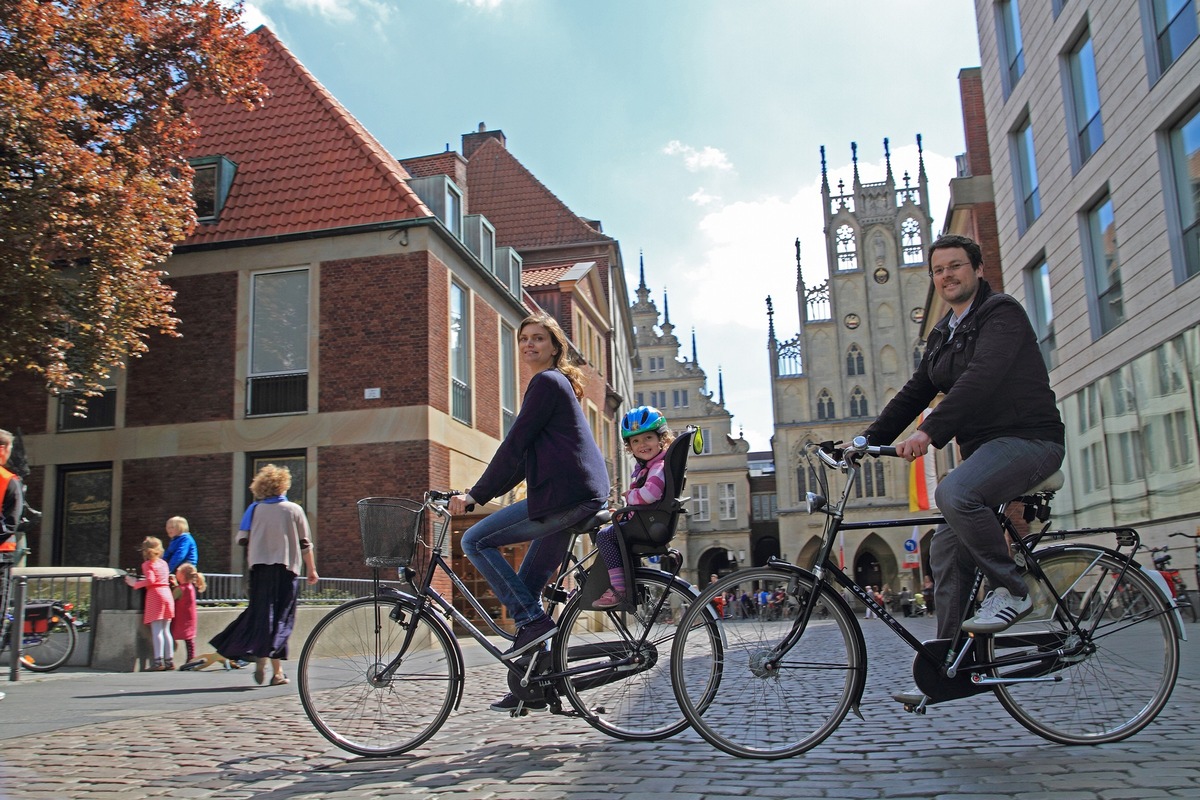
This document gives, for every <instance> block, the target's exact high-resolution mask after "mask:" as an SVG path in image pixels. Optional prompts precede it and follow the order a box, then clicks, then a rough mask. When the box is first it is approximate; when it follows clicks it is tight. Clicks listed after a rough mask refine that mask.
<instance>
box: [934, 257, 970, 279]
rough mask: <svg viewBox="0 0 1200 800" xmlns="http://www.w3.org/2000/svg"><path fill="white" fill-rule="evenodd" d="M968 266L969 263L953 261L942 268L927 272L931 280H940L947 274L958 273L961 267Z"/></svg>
mask: <svg viewBox="0 0 1200 800" xmlns="http://www.w3.org/2000/svg"><path fill="white" fill-rule="evenodd" d="M969 266H971V262H970V261H953V262H951V263H949V264H947V265H946V266H944V267H935V268H934V269H931V270H929V276H930V277H931V278H940V277H942V276H943V275H945V274H946V273H947V272H958V271H959V270H960V269H962V268H963V267H969Z"/></svg>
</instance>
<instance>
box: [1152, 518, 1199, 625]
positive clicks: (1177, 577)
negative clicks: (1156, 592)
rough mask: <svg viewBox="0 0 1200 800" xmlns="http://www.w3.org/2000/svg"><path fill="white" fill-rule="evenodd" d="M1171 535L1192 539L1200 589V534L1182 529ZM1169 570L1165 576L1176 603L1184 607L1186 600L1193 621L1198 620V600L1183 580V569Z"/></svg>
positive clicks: (1197, 582)
mask: <svg viewBox="0 0 1200 800" xmlns="http://www.w3.org/2000/svg"><path fill="white" fill-rule="evenodd" d="M1171 536H1182V537H1183V538H1185V539H1191V540H1192V547H1193V549H1194V551H1195V556H1196V560H1195V565H1194V569H1195V574H1196V587H1197V588H1198V589H1200V534H1193V533H1183V532H1182V531H1176V532H1175V533H1172V534H1171ZM1165 563H1170V558H1169V557H1168V561H1167V562H1165ZM1159 569H1160V570H1161V569H1162V567H1159ZM1169 572H1170V573H1171V574H1170V576H1168V575H1167V574H1166V573H1164V574H1163V577H1164V578H1167V583H1168V585H1169V586H1170V587H1171V591H1172V592H1174V593H1175V598H1176V601H1175V602H1176V604H1177V605H1178V606H1179V607H1180V608H1183V605H1184V602H1185V601H1186V603H1187V605H1188V607H1189V608H1190V609H1191V615H1192V622H1196V621H1197V617H1198V616H1200V612H1198V611H1197V609H1196V602H1195V601H1193V600H1192V595H1191V593H1190V592H1189V591H1188V588H1187V584H1185V583H1184V582H1183V573H1182V571H1181V570H1178V569H1172V570H1169Z"/></svg>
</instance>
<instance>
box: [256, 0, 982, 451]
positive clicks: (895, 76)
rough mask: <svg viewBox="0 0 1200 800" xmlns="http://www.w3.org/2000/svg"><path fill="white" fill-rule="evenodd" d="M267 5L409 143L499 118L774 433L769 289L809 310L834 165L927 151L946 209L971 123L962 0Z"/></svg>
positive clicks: (391, 145) (464, 0) (343, 89)
mask: <svg viewBox="0 0 1200 800" xmlns="http://www.w3.org/2000/svg"><path fill="white" fill-rule="evenodd" d="M244 9H245V11H244V21H245V24H246V27H247V29H253V28H254V27H257V26H258V25H259V24H265V25H267V26H268V27H269V28H271V30H272V31H274V33H275V34H276V35H277V36H278V37H279V38H280V39H281V40H282V41H283V43H284V44H285V45H286V46H287V47H288V48H289V49H290V50H291V51H292V52H293V53H294V54H295V55H296V56H297V57H298V58H299V59H300V61H301V62H302V63H303V64H304V65H305V66H306V67H307V68H308V69H309V71H311V72H312V73H313V75H315V76H316V78H317V80H319V81H320V82H321V83H322V84H323V85H324V86H325V87H326V88H327V89H329V90H330V91H331V92H332V93H333V95H334V96H335V97H337V98H338V100H339V101H340V102H341V103H342V104H343V105H344V106H345V107H346V108H347V109H348V110H349V111H350V113H352V114H353V115H354V116H355V117H357V118H358V120H359V121H360V122H362V124H363V125H364V126H365V127H366V128H367V129H368V130H369V131H370V132H371V133H372V134H373V135H374V136H375V137H376V138H377V139H378V140H379V141H380V142H381V143H382V144H383V145H384V146H385V147H386V148H387V149H388V150H389V151H390V152H391V153H392V154H393V155H395V156H396V157H397V158H401V159H403V158H411V157H415V156H421V155H428V154H431V153H438V152H442V151H444V150H446V149H447V147H449V148H450V149H452V150H458V151H460V152H461V149H462V144H461V143H462V140H461V136H462V134H464V133H470V132H473V131H475V130H477V129H478V127H479V124H480V123H484V124H485V125H486V126H487V129H489V130H497V129H499V130H502V131H504V134H505V137H506V139H507V146H508V149H509V150H510V151H511V152H512V153H513V155H514V156H515V157H516V158H517V159H518V160H519V161H520V162H521V163H522V164H524V165H525V166H526V167H527V168H528V169H529V170H530V171H531V172H532V173H533V174H534V175H535V176H536V177H537V178H538V179H539V180H540V181H541V182H542V183H543V184H545V186H546V187H547V188H549V189H550V190H551V191H552V192H553V193H554V194H555V195H556V196H557V197H558V198H559V199H560V200H562V201H563V202H564V203H565V204H566V205H567V206H568V207H569V208H570V209H571V210H572V211H573V212H575V213H576V214H578V215H580V216H582V217H585V218H588V219H598V220H600V221H601V223H602V225H603V228H604V232H605V233H606V234H608V235H609V236H612V237H613V238H615V239H617V241H618V242H619V243H620V246H621V251H622V254H623V257H624V262H625V272H626V280H627V282H628V284H629V289H630V294H631V296H630V297H629V298H628V299H629V300H630V301H633V300H635V299H636V296H634V294H633V293H634V292H635V291H636V289H637V286H638V278H639V275H638V268H639V257H641V258H644V263H645V276H646V285H647V286H648V287H649V289H650V290H651V298H652V299H653V300H654V301H655V303H656V304H657V306H658V308H659V311H660V312H661V311H662V310H663V298H664V293H665V295H666V297H667V298H668V302H669V310H670V315H671V323H672V324H673V325H674V326H675V334H676V336H678V337H679V338H680V340H681V342H683V343H684V347H683V349H682V351H681V355H683V356H685V357H688V358H690V357H691V339H690V337H691V333H692V331H693V329H694V331H695V339H696V351H697V356H698V359H697V360H698V362H699V365H700V367H701V368H703V369H704V371H705V372H706V374H707V377H708V389H709V390H710V391H714V392H715V391H716V390H717V388H718V372H720V374H721V376H722V377H723V384H724V396H725V407H726V409H727V410H728V411H729V412H730V413H732V414H733V417H734V418H733V430H734V434H735V435H737V433H738V432H739V431H741V432H742V433H743V435H744V436H745V437H746V439H747V440H748V441H749V442H750V446H751V449H752V450H767V449H770V438H771V435H772V426H773V419H772V411H771V391H770V364H769V362H768V357H767V313H766V298H767V296H768V295H770V296H771V297H772V300H773V303H774V307H775V330H776V334H777V336H778V337H779V338H780V339H781V340H785V339H789V338H791V337H792V336H794V335H795V334H796V333H797V332H798V330H799V310H798V302H797V295H796V260H795V245H794V242H795V240H796V239H797V238H799V239H800V241H801V251H802V264H803V274H804V280H805V282H806V284H807V285H808V286H809V287H812V286H815V285H817V284H819V283H820V282H821V281H823V280H824V279H825V278H826V277H827V275H828V269H827V264H826V258H825V246H824V235H823V231H822V226H823V219H822V213H821V196H820V179H821V160H820V147H821V146H822V145H824V146H825V148H826V153H827V155H826V158H827V163H828V170H829V175H830V183H831V185H833V186H834V187H835V188H834V190H835V191H836V184H837V181H838V180H839V179H842V180H845V181H846V182H847V184H849V183H850V180H851V166H850V164H851V149H850V148H851V142H857V144H858V156H859V174H860V176H861V179H862V180H863V181H864V182H872V181H881V180H883V179H884V166H883V140H884V138H885V137H886V138H888V139H890V149H891V154H892V167H893V172H894V174H895V176H896V179H897V181H898V182H899V181H901V180H902V176H903V175H904V173H905V172H906V171H907V172H909V173H911V175H912V176H913V178H914V183H915V177H916V172H917V152H916V136H917V134H921V135H922V137H923V145H924V153H925V167H926V172H927V174H928V176H929V182H930V202H931V210H932V212H933V216H934V220H933V230H934V231H935V233H936V232H937V231H939V230H940V229H941V227H942V224H943V222H944V216H945V213H946V204H947V201H948V197H949V192H948V188H947V186H948V182H949V180H950V179H951V178H952V177H954V174H955V173H954V168H955V167H954V164H955V162H954V157H955V155H957V154H959V153H961V152H963V149H964V136H963V126H962V112H961V106H960V102H959V92H958V73H959V71H960V70H961V69H963V68H965V67H974V66H978V65H979V48H978V41H977V38H976V29H975V13H974V4H973V3H970V2H967V0H953V1H952V2H947V0H890V1H889V0H254V2H247V3H246V4H245V7H244Z"/></svg>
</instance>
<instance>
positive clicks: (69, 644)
mask: <svg viewBox="0 0 1200 800" xmlns="http://www.w3.org/2000/svg"><path fill="white" fill-rule="evenodd" d="M46 624H47V628H46V630H44V631H39V632H37V633H27V634H25V636H24V641H23V642H22V643H21V656H22V657H21V666H23V667H25V669H28V670H31V671H32V672H53V671H54V670H56V669H58V668H59V667H61V666H62V665H63V664H66V663H67V662H68V661H69V660H70V659H71V655H72V654H73V653H74V652H75V644H76V641H77V640H78V638H79V634H78V632H77V631H76V630H75V623H74V621H72V620H71V619H70V618H69V617H67V616H66V615H64V614H62V613H61V612H60V611H59V610H58V609H57V608H55V609H53V610H52V611H51V612H50V618H49V619H48V620H47V622H46Z"/></svg>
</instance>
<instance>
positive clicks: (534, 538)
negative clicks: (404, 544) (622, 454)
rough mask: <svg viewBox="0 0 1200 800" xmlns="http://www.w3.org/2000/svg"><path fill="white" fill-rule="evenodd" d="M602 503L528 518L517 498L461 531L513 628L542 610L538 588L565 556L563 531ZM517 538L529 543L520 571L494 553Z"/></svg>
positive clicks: (470, 554)
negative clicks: (534, 518) (464, 531)
mask: <svg viewBox="0 0 1200 800" xmlns="http://www.w3.org/2000/svg"><path fill="white" fill-rule="evenodd" d="M603 507H604V500H599V499H598V500H593V501H590V502H587V503H582V504H580V505H579V506H576V507H573V508H569V509H567V510H565V511H560V512H557V513H555V514H551V515H550V516H548V517H546V518H544V519H540V520H532V519H530V518H529V510H528V507H527V504H526V501H525V500H520V501H518V502H516V503H513V504H512V505H510V506H505V507H504V508H502V509H500V510H499V511H494V512H492V513H491V514H490V515H488V516H486V517H484V518H483V519H481V520H480V521H479V522H477V523H475V524H474V525H472V526H471V527H470V528H468V529H467V532H466V533H464V534H463V538H462V547H463V552H464V553H466V555H467V558H468V559H470V561H471V563H472V564H474V565H475V568H476V569H477V570H479V572H480V574H482V575H483V577H484V578H486V579H487V582H488V584H490V585H491V587H492V591H494V592H495V593H496V597H497V598H499V600H500V602H501V603H503V604H504V607H505V608H507V609H508V613H509V614H510V615H511V616H512V618H513V622H515V623H516V624H517V627H521V626H523V625H528V624H529V623H530V622H533V621H534V620H535V619H537V618H538V617H541V616H543V615H544V614H545V613H546V612H545V611H543V610H542V589H543V588H545V586H546V583H547V582H548V581H549V580H550V577H551V576H552V575H553V574H554V571H555V570H556V569H558V567H559V566H560V565H561V564H562V560H563V556H565V555H566V554H567V547H569V546H570V544H571V537H570V536H569V535H568V534H567V533H566V530H567V529H568V528H570V527H571V526H572V525H574V524H576V523H578V522H582V521H583V520H585V519H587V518H588V517H590V516H592V515H593V514H595V513H596V512H597V511H599V510H600V509H601V508H603ZM517 542H531V544H530V545H529V552H527V553H526V554H525V558H524V559H523V560H522V561H521V569H520V571H514V570H513V568H512V566H511V565H510V564H509V563H508V559H506V558H505V557H504V553H502V552H500V548H501V547H505V546H506V545H510V544H516V543H517Z"/></svg>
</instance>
